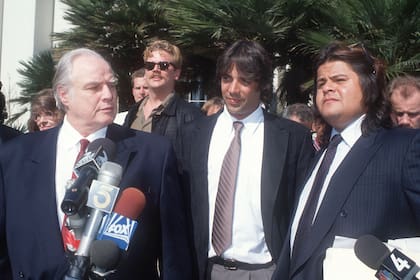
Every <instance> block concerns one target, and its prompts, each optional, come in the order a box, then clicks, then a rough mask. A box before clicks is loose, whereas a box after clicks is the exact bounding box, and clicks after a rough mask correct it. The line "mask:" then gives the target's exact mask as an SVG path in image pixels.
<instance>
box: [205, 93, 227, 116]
mask: <svg viewBox="0 0 420 280" xmlns="http://www.w3.org/2000/svg"><path fill="white" fill-rule="evenodd" d="M224 105H225V103H224V102H223V98H221V97H219V96H214V97H212V98H210V99H209V100H207V101H206V102H205V103H204V104H203V106H202V107H201V111H202V112H203V113H204V114H206V115H207V116H211V115H213V114H216V113H218V112H220V111H221V110H222V109H223V106H224Z"/></svg>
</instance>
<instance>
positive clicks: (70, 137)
mask: <svg viewBox="0 0 420 280" xmlns="http://www.w3.org/2000/svg"><path fill="white" fill-rule="evenodd" d="M107 129H108V126H105V127H103V128H101V129H99V130H97V131H95V132H94V133H92V134H89V135H88V136H87V137H83V136H82V135H81V134H80V133H79V132H78V131H77V130H76V129H75V128H74V127H73V126H72V125H71V124H70V123H69V121H68V120H67V116H64V120H63V125H62V126H61V128H60V131H59V133H58V143H61V146H62V147H63V148H67V149H68V148H72V147H74V146H76V145H77V144H78V143H79V141H80V139H83V138H85V139H88V140H89V142H93V141H94V140H96V139H99V138H105V137H106V132H107Z"/></svg>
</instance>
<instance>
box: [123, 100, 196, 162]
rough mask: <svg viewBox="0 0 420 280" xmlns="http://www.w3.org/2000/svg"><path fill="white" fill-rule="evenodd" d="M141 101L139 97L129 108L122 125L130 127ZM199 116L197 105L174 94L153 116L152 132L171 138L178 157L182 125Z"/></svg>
mask: <svg viewBox="0 0 420 280" xmlns="http://www.w3.org/2000/svg"><path fill="white" fill-rule="evenodd" d="M143 102H144V99H141V100H140V101H138V102H137V103H136V104H134V105H133V106H131V107H130V108H129V110H128V113H127V116H126V117H125V120H124V124H123V126H125V127H131V125H132V124H133V122H134V121H135V119H136V116H137V112H138V110H139V107H140V105H141V104H142V103H143ZM201 116H203V114H202V112H201V111H200V109H199V108H198V107H197V106H195V105H193V104H191V103H188V102H186V101H185V100H184V99H182V98H181V97H180V96H179V95H177V94H175V95H174V96H173V97H172V98H171V100H170V101H169V103H168V105H167V106H166V107H165V109H164V110H163V111H162V113H161V114H159V115H155V116H154V117H153V119H152V132H153V133H157V134H159V135H163V136H166V137H167V138H168V139H169V140H171V142H172V145H173V147H174V150H175V154H176V156H177V158H180V156H181V154H182V147H183V144H182V138H181V130H182V128H183V126H184V125H186V124H188V123H190V122H192V121H193V120H195V119H197V118H199V117H201ZM180 169H181V167H180Z"/></svg>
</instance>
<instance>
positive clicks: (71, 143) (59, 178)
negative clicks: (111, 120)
mask: <svg viewBox="0 0 420 280" xmlns="http://www.w3.org/2000/svg"><path fill="white" fill-rule="evenodd" d="M106 131H107V127H104V128H102V129H100V130H98V131H96V132H95V133H93V134H90V135H89V136H88V137H83V136H82V135H80V133H79V132H77V130H76V129H74V128H73V126H72V125H71V124H70V123H69V122H68V120H67V117H66V116H65V117H64V120H63V125H62V126H61V128H60V130H59V132H58V139H57V156H56V159H57V160H56V164H55V191H56V199H57V214H58V221H59V224H60V226H61V225H62V224H63V219H64V212H63V211H62V210H61V202H62V201H63V198H64V194H65V192H66V185H67V183H68V182H69V180H71V176H72V173H73V167H74V164H75V161H76V158H77V155H78V153H79V150H80V143H79V142H80V140H81V139H88V140H89V141H90V142H92V141H94V140H96V139H98V138H105V135H106Z"/></svg>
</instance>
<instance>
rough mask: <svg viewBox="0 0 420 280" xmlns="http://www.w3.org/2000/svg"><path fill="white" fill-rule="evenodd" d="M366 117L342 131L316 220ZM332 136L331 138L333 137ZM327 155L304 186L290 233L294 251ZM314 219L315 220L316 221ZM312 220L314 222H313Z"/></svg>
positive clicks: (321, 194) (319, 201)
mask: <svg viewBox="0 0 420 280" xmlns="http://www.w3.org/2000/svg"><path fill="white" fill-rule="evenodd" d="M364 118H365V115H362V116H361V117H359V118H358V119H357V120H355V121H353V122H352V123H351V124H350V125H348V126H347V127H346V128H345V129H344V130H343V131H342V132H341V133H340V135H341V137H342V138H343V141H341V142H340V144H339V145H338V146H337V152H336V154H335V157H334V160H333V162H332V163H331V166H330V169H329V170H328V173H327V176H326V177H325V181H324V184H323V185H322V189H321V193H320V195H319V200H318V205H317V208H316V210H315V215H314V220H315V217H316V215H317V213H318V210H319V207H320V205H321V203H322V200H323V199H324V196H325V193H326V191H327V189H328V185H329V183H330V180H331V177H332V176H333V175H334V173H335V171H336V170H337V168H338V167H339V165H340V164H341V162H342V161H343V160H344V158H345V157H346V155H347V154H348V152H349V151H350V149H351V148H352V147H353V145H354V143H356V141H357V140H358V139H359V138H360V136H361V135H362V129H361V124H362V121H363V119H364ZM336 134H338V131H336V130H335V129H333V130H332V132H331V138H332V137H333V136H334V135H336ZM331 138H330V139H331ZM324 156H325V151H324V152H323V154H322V156H321V157H320V159H319V160H318V163H317V164H316V166H315V168H314V170H313V171H312V174H311V176H310V177H309V179H308V181H307V182H306V184H305V187H304V188H303V191H302V193H301V195H300V198H299V204H298V207H297V209H296V213H295V216H294V218H293V223H292V228H291V234H290V248H291V249H290V250H291V253H292V250H293V244H294V241H295V237H296V232H297V228H298V225H299V222H300V218H301V216H302V212H303V210H304V208H305V205H306V202H307V200H308V197H309V193H310V192H311V189H312V185H313V183H314V180H315V176H316V173H317V172H318V169H319V166H320V165H321V162H322V159H323V158H324ZM314 220H313V221H314ZM313 221H312V222H313ZM290 255H292V254H290Z"/></svg>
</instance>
